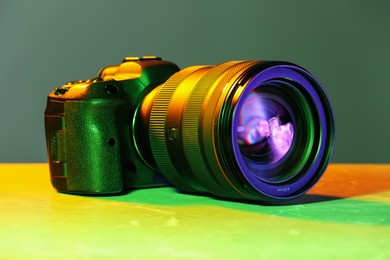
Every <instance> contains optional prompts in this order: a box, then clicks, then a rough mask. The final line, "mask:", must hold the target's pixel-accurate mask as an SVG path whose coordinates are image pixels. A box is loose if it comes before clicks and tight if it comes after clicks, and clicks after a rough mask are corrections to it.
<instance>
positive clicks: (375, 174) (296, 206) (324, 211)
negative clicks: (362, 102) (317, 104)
mask: <svg viewBox="0 0 390 260" xmlns="http://www.w3.org/2000/svg"><path fill="white" fill-rule="evenodd" d="M0 178H1V179H0V211H1V215H0V259H47V258H51V259H80V258H81V259H83V258H90V259H119V258H121V259H378V260H379V259H390V165H347V164H334V165H330V166H329V168H328V170H327V172H326V173H325V175H324V177H323V178H322V179H321V181H320V182H319V183H318V184H317V185H316V186H315V187H314V188H313V189H312V190H311V191H310V192H309V194H308V195H305V196H304V197H302V198H301V199H299V200H298V201H294V202H291V203H290V205H284V206H264V205H259V204H249V203H240V202H230V201H224V200H218V199H215V198H211V197H207V196H195V195H187V194H183V193H179V192H177V191H176V190H175V189H174V188H171V187H163V188H151V189H140V190H133V191H130V192H128V193H127V194H125V195H120V196H105V197H104V196H100V197H86V196H76V195H67V194H60V193H57V192H56V191H55V190H54V189H53V188H52V187H51V184H50V181H49V170H48V166H47V165H46V164H0Z"/></svg>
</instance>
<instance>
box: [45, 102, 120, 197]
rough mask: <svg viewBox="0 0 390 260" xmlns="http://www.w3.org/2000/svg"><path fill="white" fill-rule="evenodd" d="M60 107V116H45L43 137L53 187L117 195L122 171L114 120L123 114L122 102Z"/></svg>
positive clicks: (67, 190)
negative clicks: (45, 139)
mask: <svg viewBox="0 0 390 260" xmlns="http://www.w3.org/2000/svg"><path fill="white" fill-rule="evenodd" d="M63 106H64V107H63V109H64V113H63V117H59V116H46V117H47V118H46V125H47V127H49V128H51V129H49V130H48V129H47V131H48V132H49V133H47V135H49V136H48V137H47V138H48V143H50V144H48V150H49V151H48V154H49V164H50V172H51V179H52V184H53V186H54V187H55V188H56V189H57V190H59V191H61V192H71V193H81V194H94V193H98V194H104V193H117V192H120V191H121V190H122V188H123V176H122V174H123V169H122V163H121V147H120V144H121V142H120V135H121V133H120V132H119V128H118V125H119V122H118V120H120V118H123V116H120V115H119V114H120V113H123V112H124V111H125V106H124V100H123V99H87V100H68V101H66V102H64V103H63ZM55 117H57V118H55ZM56 121H57V123H55V122H56ZM61 121H62V122H61ZM48 122H50V124H51V125H50V124H48ZM60 128H62V129H60Z"/></svg>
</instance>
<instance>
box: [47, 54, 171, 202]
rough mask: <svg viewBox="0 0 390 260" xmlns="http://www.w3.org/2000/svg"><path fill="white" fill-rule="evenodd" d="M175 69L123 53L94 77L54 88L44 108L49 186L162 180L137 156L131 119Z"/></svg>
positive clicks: (89, 188)
mask: <svg viewBox="0 0 390 260" xmlns="http://www.w3.org/2000/svg"><path fill="white" fill-rule="evenodd" d="M177 71H179V68H178V67H177V66H176V65H175V64H174V63H171V62H168V61H164V60H161V59H160V58H157V57H155V56H143V57H128V58H125V59H124V60H123V62H122V63H121V64H120V65H118V66H109V67H105V68H103V69H101V70H100V72H99V73H98V75H97V77H95V78H92V79H89V80H86V81H81V80H80V81H75V82H69V83H67V84H65V85H63V86H61V87H59V88H56V89H54V90H53V91H52V92H51V93H50V94H49V96H48V98H47V106H46V110H45V131H46V145H47V154H48V157H49V167H50V174H51V182H52V185H53V186H54V188H56V189H57V190H58V191H60V192H70V193H80V194H109V193H118V192H120V191H122V189H123V188H129V187H132V188H138V187H151V186H159V185H165V184H167V181H166V180H165V178H164V177H163V176H162V175H160V174H159V173H158V172H157V171H156V170H154V169H153V167H152V166H150V165H149V163H148V162H147V161H146V160H145V159H144V158H142V155H141V153H140V152H139V149H141V150H142V149H143V148H142V147H140V145H143V144H142V142H140V143H139V144H140V145H138V144H137V143H136V140H135V138H134V136H135V135H136V133H135V132H136V131H137V129H136V128H135V126H134V124H135V121H136V116H135V115H136V113H137V110H138V109H139V107H140V105H141V103H142V101H143V99H144V97H145V96H146V95H147V94H148V93H149V92H151V91H152V90H153V89H154V88H155V87H156V86H158V85H160V84H162V83H164V82H165V81H166V80H167V79H168V78H169V77H170V76H172V75H173V74H174V73H176V72H177Z"/></svg>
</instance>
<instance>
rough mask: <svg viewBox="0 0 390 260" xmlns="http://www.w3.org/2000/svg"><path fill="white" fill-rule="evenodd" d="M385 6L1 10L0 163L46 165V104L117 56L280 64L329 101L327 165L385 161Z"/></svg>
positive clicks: (229, 4)
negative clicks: (331, 126) (299, 69)
mask: <svg viewBox="0 0 390 260" xmlns="http://www.w3.org/2000/svg"><path fill="white" fill-rule="evenodd" d="M389 10H390V2H389V1H287V0H286V1H271V0H270V1H243V0H241V1H210V0H208V1H204V0H202V1H61V2H60V1H49V0H47V1H43V0H37V1H27V0H26V1H17V0H16V1H15V0H12V1H4V0H0V90H1V92H0V124H1V126H0V129H1V130H0V133H1V134H0V162H44V161H46V152H45V141H44V125H43V111H44V108H45V105H46V96H47V94H48V93H49V92H50V91H51V90H52V89H53V88H54V87H57V86H60V85H62V84H63V83H65V82H67V81H70V80H78V79H86V78H89V77H91V76H94V75H95V74H96V73H97V71H98V70H99V69H100V68H101V67H103V66H106V65H113V64H118V63H119V62H120V61H121V60H122V58H123V57H124V56H138V55H158V56H161V57H163V58H165V59H168V60H171V61H174V62H176V63H177V64H178V65H179V66H180V67H181V68H184V67H186V66H190V65H195V64H216V63H220V62H224V61H228V60H235V59H269V60H286V61H291V62H294V63H297V64H299V65H301V66H303V67H305V68H306V69H308V70H309V71H310V72H312V73H313V74H314V75H315V76H316V77H317V78H318V79H319V81H320V82H321V83H322V84H323V86H324V87H325V89H326V91H327V92H328V94H329V97H330V99H331V101H332V103H333V107H334V111H335V117H336V123H337V144H336V148H335V153H334V157H333V162H370V163H383V162H385V163H389V162H390V138H389V137H388V132H389V130H388V129H389V128H390V120H389V119H390V116H389V111H390V102H389V101H388V96H389V94H390V88H389V86H388V77H389V75H390V66H389V64H388V60H389V58H390V51H389V50H388V48H389V46H390V33H389V30H390V29H389V28H390V15H389V14H388V12H389Z"/></svg>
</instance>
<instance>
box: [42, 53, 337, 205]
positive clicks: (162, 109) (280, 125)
mask: <svg viewBox="0 0 390 260" xmlns="http://www.w3.org/2000/svg"><path fill="white" fill-rule="evenodd" d="M45 131H46V144H47V154H48V159H49V166H50V175H51V182H52V185H53V186H54V188H55V189H57V190H58V191H59V192H65V193H74V194H115V193H120V192H121V191H122V190H123V189H133V188H144V187H154V186H161V185H169V184H171V185H173V186H175V187H177V188H178V189H179V190H182V191H184V192H188V193H196V194H213V195H214V196H217V197H220V198H225V199H233V200H235V199H238V200H257V201H263V202H278V201H284V200H287V199H292V198H295V197H297V196H300V195H302V194H304V193H306V192H307V191H308V190H309V189H310V188H311V187H313V185H314V184H315V183H316V182H317V181H318V180H319V179H320V177H321V176H322V174H323V173H324V171H325V169H326V167H327V165H328V163H329V160H330V157H331V154H332V151H333V146H334V135H335V127H334V118H333V112H332V108H331V105H330V102H329V99H328V97H327V95H326V93H325V92H324V89H323V88H322V87H321V85H320V83H319V82H318V81H317V80H316V79H315V78H314V77H313V76H312V75H311V74H310V73H309V72H308V71H306V70H305V69H303V68H302V67H299V66H298V65H295V64H293V63H289V62H283V61H230V62H225V63H222V64H219V65H207V66H191V67H188V68H185V69H183V70H180V69H179V68H178V67H177V65H175V64H174V63H172V62H169V61H166V60H162V59H161V58H158V57H155V56H143V57H127V58H125V59H124V60H123V61H122V63H121V64H120V65H117V66H108V67H105V68H103V69H101V70H100V72H99V73H98V75H97V76H96V77H94V78H91V79H88V80H85V81H83V80H80V81H73V82H69V83H66V84H65V85H63V86H61V87H58V88H55V89H54V90H53V91H52V92H51V93H50V94H49V96H48V99H47V106H46V110H45Z"/></svg>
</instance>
